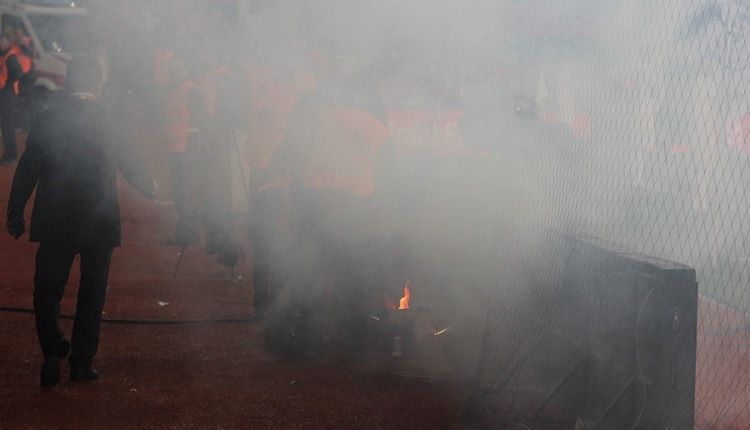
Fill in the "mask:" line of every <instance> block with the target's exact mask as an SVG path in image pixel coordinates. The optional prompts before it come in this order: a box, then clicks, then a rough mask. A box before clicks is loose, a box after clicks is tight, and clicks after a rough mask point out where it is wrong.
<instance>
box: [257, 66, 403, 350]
mask: <svg viewBox="0 0 750 430" xmlns="http://www.w3.org/2000/svg"><path fill="white" fill-rule="evenodd" d="M366 72H367V71H366V70H357V69H356V68H355V67H353V65H352V64H351V63H350V62H349V61H348V60H347V59H346V58H340V59H338V60H337V61H336V62H334V64H332V69H331V71H330V73H329V76H328V78H327V79H326V80H324V82H323V83H322V85H321V87H320V89H319V90H317V91H315V92H313V93H311V94H310V95H309V96H307V97H305V98H304V99H303V100H301V101H300V103H299V105H298V107H297V109H295V111H294V112H293V113H292V115H291V116H290V119H289V129H288V130H287V133H286V135H285V137H284V141H283V142H282V144H281V146H280V147H279V149H278V150H277V152H276V153H274V156H273V159H272V160H271V162H270V163H269V166H268V170H269V177H277V178H278V177H281V176H283V175H284V174H286V175H288V178H289V181H290V187H289V199H290V203H291V211H292V215H291V226H290V230H291V235H292V239H291V240H289V246H290V247H291V248H290V249H288V250H287V251H288V254H285V267H286V268H287V272H288V273H290V275H289V279H288V283H287V285H285V287H284V290H283V291H281V292H279V294H278V295H277V297H276V298H275V300H274V305H273V309H272V310H271V312H270V315H269V320H268V321H267V323H266V347H267V348H269V349H270V350H276V351H282V352H292V353H304V354H306V355H308V356H309V357H311V358H314V357H318V356H320V355H321V354H322V353H324V352H325V351H324V347H325V346H326V338H327V337H330V338H338V339H339V342H340V344H341V346H342V347H343V348H344V350H345V352H347V353H350V354H354V355H357V356H359V355H361V354H364V353H365V352H366V347H367V343H366V342H367V338H366V332H365V328H366V322H367V318H368V314H369V311H371V309H370V307H371V306H373V305H374V306H377V307H378V310H379V309H381V308H382V303H381V299H380V298H381V295H382V294H381V293H382V291H383V289H384V288H385V286H387V284H388V282H389V279H388V276H389V275H390V273H391V271H390V270H389V262H390V256H391V251H392V249H391V239H392V225H393V219H394V212H395V208H394V198H393V193H394V190H395V184H396V181H397V177H398V175H397V166H396V148H395V144H394V143H393V141H392V140H391V138H390V135H389V133H388V130H387V129H386V128H385V126H384V125H383V124H382V123H381V122H380V121H378V120H377V119H376V118H375V117H374V116H373V115H372V114H371V113H370V112H381V109H380V106H379V103H378V100H376V99H372V98H370V97H371V96H372V95H374V94H377V92H376V91H374V89H376V88H377V83H376V82H375V81H374V80H373V81H369V80H368V78H367V77H366V76H365V73H366ZM290 315H291V317H290ZM331 330H333V332H332V331H331ZM334 342H335V340H334Z"/></svg>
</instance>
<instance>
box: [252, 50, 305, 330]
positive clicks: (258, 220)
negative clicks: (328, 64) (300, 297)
mask: <svg viewBox="0 0 750 430" xmlns="http://www.w3.org/2000/svg"><path fill="white" fill-rule="evenodd" d="M248 78H249V80H248V83H249V91H250V94H249V102H250V103H249V104H250V106H249V112H248V114H249V116H248V118H249V130H248V131H249V136H248V139H247V144H246V154H245V156H246V159H247V163H248V165H249V167H250V170H249V179H248V182H249V187H248V189H249V191H250V196H249V199H250V211H251V213H250V217H249V220H250V235H251V240H252V244H253V259H252V265H253V290H254V299H253V300H254V306H255V317H256V318H257V319H263V318H264V317H265V315H266V313H267V312H268V308H269V306H270V304H271V300H272V297H273V295H274V292H275V291H276V290H277V289H278V288H279V285H280V283H281V282H282V281H281V280H282V276H283V273H282V271H280V270H278V269H279V268H278V266H277V262H276V261H273V255H274V254H275V253H276V252H275V251H274V249H275V248H276V247H278V246H279V244H280V242H282V241H283V240H284V239H285V236H286V234H287V228H286V226H287V223H286V221H285V220H286V219H287V215H288V211H287V207H288V205H287V201H288V198H287V193H288V189H287V185H288V181H285V180H283V179H281V180H279V178H268V177H267V176H266V172H267V168H268V163H269V161H270V160H271V158H272V156H273V154H274V153H275V151H276V149H277V148H278V147H279V145H280V144H281V142H282V140H283V138H284V134H285V133H286V130H287V120H288V117H289V115H290V114H291V112H292V111H293V110H294V109H295V107H296V106H297V104H298V103H299V100H300V99H301V98H302V97H303V96H305V95H306V94H308V93H309V92H311V91H313V90H314V89H315V85H316V84H315V78H314V77H313V76H312V75H310V74H309V73H307V72H306V71H305V70H304V68H302V67H301V65H299V64H297V62H296V61H295V60H294V59H293V58H290V56H287V57H285V58H281V59H279V58H277V59H274V60H273V61H270V62H268V63H266V64H263V65H261V66H253V67H249V68H248Z"/></svg>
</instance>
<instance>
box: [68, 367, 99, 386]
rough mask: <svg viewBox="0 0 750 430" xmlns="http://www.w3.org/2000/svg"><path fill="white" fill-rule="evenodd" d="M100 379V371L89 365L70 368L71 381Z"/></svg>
mask: <svg viewBox="0 0 750 430" xmlns="http://www.w3.org/2000/svg"><path fill="white" fill-rule="evenodd" d="M98 380H99V372H97V371H96V370H94V369H92V368H90V367H88V368H86V369H75V370H74V369H70V382H92V381H98Z"/></svg>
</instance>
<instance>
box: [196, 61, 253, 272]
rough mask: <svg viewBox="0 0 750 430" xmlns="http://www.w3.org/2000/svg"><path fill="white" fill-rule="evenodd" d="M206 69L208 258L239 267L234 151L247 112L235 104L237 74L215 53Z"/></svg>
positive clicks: (203, 176) (203, 171) (204, 165)
mask: <svg viewBox="0 0 750 430" xmlns="http://www.w3.org/2000/svg"><path fill="white" fill-rule="evenodd" d="M202 57H203V63H204V64H203V66H204V68H206V69H207V71H206V72H205V73H203V74H202V75H201V76H200V77H199V78H198V79H197V86H198V88H199V89H200V90H201V92H202V94H203V99H204V102H205V109H206V113H207V115H208V117H207V123H206V127H205V128H204V129H203V130H202V138H201V141H202V145H201V146H202V150H201V158H202V160H203V162H202V166H201V169H200V170H201V179H200V180H201V182H202V183H203V185H202V188H203V190H204V193H205V198H204V201H205V203H206V205H205V210H204V213H203V216H204V218H205V219H204V225H205V226H206V243H205V250H206V254H209V255H212V254H217V261H218V262H219V264H222V265H224V266H228V267H231V266H235V265H236V264H237V257H238V253H239V243H238V241H237V240H236V239H235V238H234V234H233V228H232V195H231V186H232V184H231V181H232V178H231V156H232V150H233V149H234V140H233V139H234V129H235V128H238V127H240V125H239V124H238V118H240V115H238V112H237V111H238V110H239V111H242V110H244V109H243V108H242V106H239V105H238V104H237V103H236V102H235V101H236V100H237V98H238V95H237V93H238V92H242V91H241V90H240V89H239V88H238V86H237V85H236V79H235V77H234V76H233V74H232V73H231V72H230V71H229V69H228V68H227V67H225V66H224V65H223V64H222V62H221V59H220V58H219V56H218V55H217V54H216V52H214V51H207V52H204V53H203V55H202Z"/></svg>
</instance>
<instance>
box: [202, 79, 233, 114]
mask: <svg viewBox="0 0 750 430" xmlns="http://www.w3.org/2000/svg"><path fill="white" fill-rule="evenodd" d="M229 74H231V73H230V72H229V70H227V69H226V67H224V66H221V67H217V68H216V69H214V70H212V71H210V72H208V73H206V74H204V75H203V76H201V77H200V78H198V82H197V83H196V84H197V86H198V88H199V89H200V90H201V92H202V93H203V101H204V102H205V104H206V111H207V112H208V115H209V116H210V117H212V118H213V116H214V112H215V111H216V99H217V98H218V97H217V95H216V83H217V82H218V81H219V78H220V77H222V76H224V75H229Z"/></svg>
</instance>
